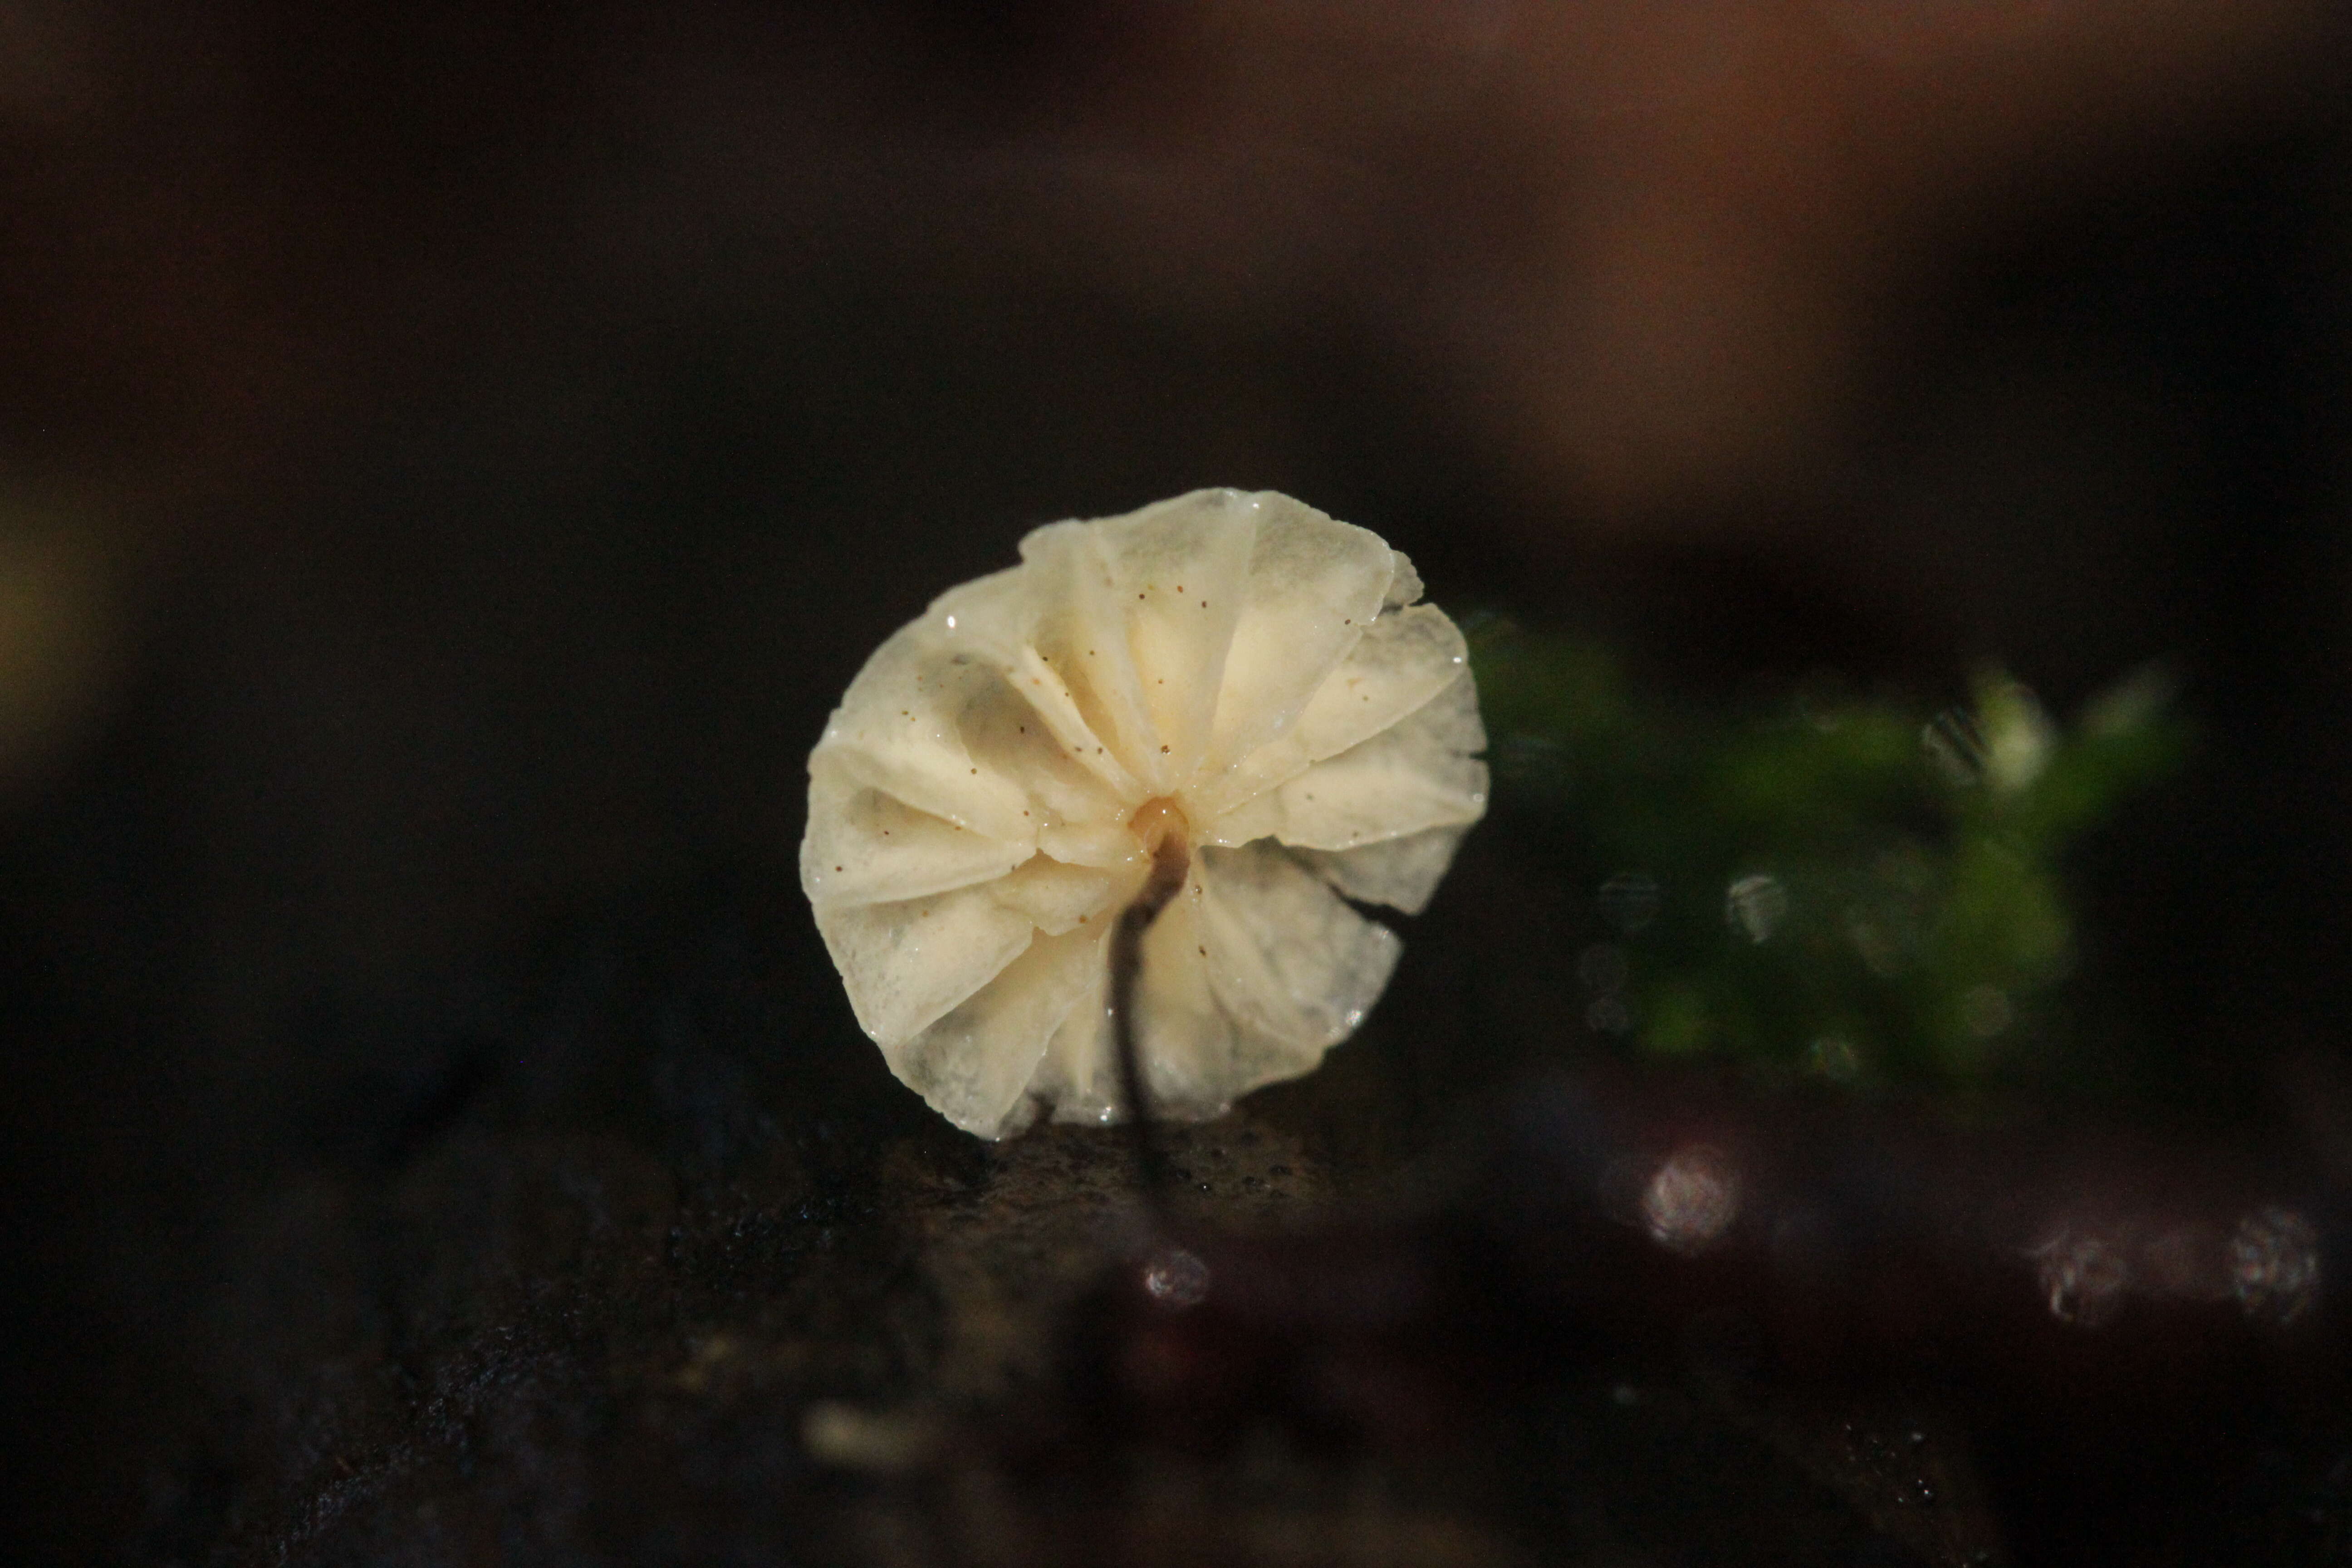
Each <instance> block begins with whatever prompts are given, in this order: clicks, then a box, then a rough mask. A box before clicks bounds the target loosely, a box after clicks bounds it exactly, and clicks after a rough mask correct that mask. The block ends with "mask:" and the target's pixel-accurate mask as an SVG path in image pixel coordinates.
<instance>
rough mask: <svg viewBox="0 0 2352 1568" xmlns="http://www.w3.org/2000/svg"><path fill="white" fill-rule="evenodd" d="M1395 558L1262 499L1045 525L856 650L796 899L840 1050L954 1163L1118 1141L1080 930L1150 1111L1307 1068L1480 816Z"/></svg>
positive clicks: (1210, 1103)
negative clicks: (961, 1137)
mask: <svg viewBox="0 0 2352 1568" xmlns="http://www.w3.org/2000/svg"><path fill="white" fill-rule="evenodd" d="M1420 597H1421V579H1420V577H1419V576H1418V575H1417V574H1415V573H1414V571H1413V569H1412V563H1411V562H1410V561H1408V560H1406V559H1405V557H1404V555H1403V554H1402V552H1398V551H1394V550H1391V549H1390V548H1389V547H1388V545H1387V544H1386V543H1385V542H1383V541H1382V540H1381V538H1380V536H1379V535H1377V534H1375V533H1371V532H1370V531H1366V530H1364V529H1360V528H1356V527H1352V526H1350V525H1349V524H1347V523H1344V522H1339V521H1334V520H1333V519H1331V518H1329V517H1327V516H1325V515H1324V514H1323V513H1322V512H1319V511H1317V510H1315V509H1314V508H1312V507H1309V506H1306V505H1304V504H1302V503H1300V502H1298V501H1296V500H1291V499H1290V498H1289V497H1287V496H1283V495H1276V494H1275V493H1273V492H1271V491H1260V492H1257V493H1255V494H1245V493H1242V492H1238V491H1234V490H1222V489H1217V490H1195V491H1193V492H1192V494H1190V495H1183V496H1179V497H1177V498H1176V499H1174V500H1165V501H1160V502H1159V503H1158V504H1156V505H1153V506H1148V507H1145V508H1144V509H1143V510H1140V511H1136V512H1130V513H1129V514H1128V515H1126V516H1124V517H1112V518H1103V519H1100V520H1097V521H1090V522H1056V523H1051V524H1048V525H1047V526H1045V527H1044V528H1040V529H1038V530H1036V531H1034V532H1032V533H1031V534H1030V535H1029V536H1028V537H1027V538H1025V539H1024V540H1023V541H1022V542H1021V564H1020V565H1018V566H1015V567H1013V568H1012V569H1010V570H1009V571H1004V572H999V573H996V574H993V575H992V576H987V577H982V578H981V579H979V580H978V581H976V582H971V583H967V584H963V585H962V586H961V587H959V588H955V589H952V590H950V592H948V593H946V594H944V595H940V598H939V599H937V600H935V601H934V602H933V603H932V605H931V607H930V608H929V610H928V611H926V612H925V613H924V615H923V616H921V618H919V619H918V620H916V621H914V622H912V623H911V624H909V625H908V626H904V627H902V628H901V629H900V630H899V631H898V633H897V634H896V635H895V636H893V637H891V638H890V639H889V640H888V641H887V642H886V643H884V644H883V645H882V647H880V648H879V649H877V651H876V652H875V655H874V657H873V658H871V659H869V660H867V661H866V668H864V669H863V670H861V671H859V673H858V676H857V679H855V680H854V681H852V682H851V683H850V687H849V691H848V693H847V695H845V697H844V698H843V699H842V702H841V706H840V707H839V708H838V709H836V710H835V712H834V714H833V717H832V719H831V720H830V721H828V722H827V723H826V725H825V730H824V739H823V740H821V741H819V742H817V746H816V749H815V751H814V752H812V753H810V756H809V816H808V831H807V833H806V835H805V836H804V837H803V839H802V841H801V886H802V889H803V891H804V892H806V893H807V895H808V899H809V902H810V904H811V905H812V906H813V908H814V910H815V914H816V923H817V929H818V931H820V932H822V933H823V935H824V943H825V948H826V951H827V952H830V953H831V954H832V955H833V961H834V963H835V965H836V966H837V967H838V968H839V969H840V971H841V976H842V980H843V982H844V984H845V985H846V986H847V987H848V991H849V1000H850V1005H851V1006H852V1007H853V1008H854V1009H855V1010H856V1015H857V1021H858V1023H859V1025H860V1026H863V1027H864V1028H865V1030H866V1033H867V1034H868V1035H870V1036H872V1037H874V1040H875V1042H876V1043H877V1044H878V1045H879V1046H880V1047H882V1054H883V1057H884V1058H885V1059H886V1060H887V1061H888V1063H889V1064H890V1070H891V1071H892V1072H894V1073H896V1074H897V1075H898V1078H899V1079H900V1080H901V1081H902V1082H904V1083H905V1084H907V1086H908V1088H910V1089H914V1090H915V1091H916V1092H917V1093H919V1094H920V1095H921V1096H922V1097H923V1099H924V1100H926V1101H928V1102H929V1104H930V1106H931V1107H932V1108H933V1109H934V1110H938V1111H939V1112H940V1115H942V1116H945V1117H946V1118H947V1119H948V1120H949V1121H952V1122H954V1123H955V1124H956V1125H957V1126H959V1127H961V1128H963V1129H964V1130H966V1131H971V1132H975V1133H978V1134H979V1135H980V1136H982V1137H983V1138H1001V1137H1003V1136H1004V1135H1006V1134H1007V1133H1010V1132H1015V1131H1020V1130H1021V1129H1022V1128H1023V1127H1025V1126H1026V1125H1028V1123H1029V1122H1030V1121H1031V1120H1032V1119H1033V1118H1034V1116H1035V1115H1036V1114H1037V1113H1038V1111H1039V1110H1041V1109H1044V1110H1050V1111H1051V1112H1052V1113H1053V1114H1054V1115H1055V1117H1057V1118H1059V1119H1061V1120H1064V1121H1095V1122H1102V1121H1116V1120H1118V1117H1119V1115H1120V1097H1119V1088H1118V1085H1119V1077H1118V1064H1117V1061H1116V1060H1115V1058H1114V1045H1113V1037H1112V1031H1111V1029H1110V1026H1109V1016H1108V995H1109V985H1108V963H1109V952H1110V936H1111V931H1112V929H1113V927H1114V926H1115V925H1116V924H1117V923H1118V917H1119V915H1120V913H1121V912H1122V911H1123V910H1125V909H1126V908H1127V906H1128V905H1129V903H1130V902H1132V901H1133V900H1135V899H1136V897H1137V896H1138V894H1139V892H1141V891H1142V889H1143V888H1144V886H1145V884H1146V882H1147V881H1148V880H1149V879H1150V876H1151V873H1152V870H1153V868H1154V865H1155V859H1157V863H1158V864H1160V865H1161V866H1162V867H1166V866H1168V865H1171V864H1172V863H1173V862H1172V861H1171V854H1174V855H1179V856H1181V858H1182V861H1183V876H1184V882H1183V886H1182V887H1181V889H1179V890H1178V892H1177V893H1176V895H1175V897H1174V898H1172V899H1171V900H1169V902H1168V903H1167V904H1166V906H1165V907H1164V908H1162V909H1161V910H1160V913H1159V914H1158V915H1157V916H1156V917H1155V918H1154V919H1153V920H1152V922H1151V924H1150V928H1149V929H1148V930H1147V931H1145V932H1144V934H1143V939H1142V943H1141V968H1140V971H1139V973H1138V974H1137V976H1136V980H1135V985H1134V989H1133V993H1132V994H1133V999H1134V1000H1133V1006H1134V1010H1135V1017H1134V1018H1133V1020H1132V1024H1133V1026H1134V1029H1135V1037H1136V1041H1137V1044H1138V1047H1139V1054H1140V1057H1141V1060H1142V1066H1143V1068H1144V1072H1145V1075H1146V1081H1147V1082H1148V1084H1149V1086H1150V1092H1151V1097H1152V1102H1153V1105H1154V1107H1155V1109H1157V1110H1159V1111H1160V1112H1161V1113H1162V1114H1164V1115H1169V1116H1173V1117H1182V1118H1187V1119H1196V1118H1202V1117H1208V1116H1213V1115H1216V1114H1218V1113H1219V1112H1221V1111H1223V1110H1224V1109H1225V1108H1226V1107H1227V1106H1229V1105H1230V1104H1231V1103H1232V1102H1233V1100H1234V1098H1235V1097H1236V1096H1238V1095H1241V1094H1244V1093H1246V1092H1247V1091H1248V1090H1250V1089H1255V1088H1257V1087H1258V1086H1259V1085H1261V1084H1265V1083H1271V1082H1273V1081H1275V1080H1276V1079H1286V1078H1295V1077H1297V1076H1298V1075H1299V1074H1302V1073H1306V1072H1309V1071H1312V1070H1313V1069H1314V1068H1315V1066H1316V1064H1317V1063H1318V1062H1319V1061H1320V1060H1321V1059H1322V1057H1323V1053H1324V1052H1325V1051H1327V1050H1328V1049H1329V1048H1330V1047H1333V1046H1334V1045H1337V1044H1338V1043H1339V1041H1341V1040H1343V1039H1345V1038H1347V1037H1348V1036H1349V1034H1351V1033H1352V1032H1354V1030H1355V1028H1356V1026H1357V1025H1358V1024H1360V1023H1361V1022H1362V1021H1363V1017H1364V1015H1365V1013H1366V1012H1367V1011H1368V1010H1369V1009H1370V1006H1371V1005H1372V1003H1373V1002H1374V1001H1375V1000H1376V999H1377V998H1378V997H1379V995H1380V994H1381V989H1382V988H1383V987H1384V986H1386V984H1388V978H1389V973H1390V971H1391V969H1393V968H1394V967H1395V964H1396V960H1397V952H1398V949H1399V943H1398V941H1397V938H1396V936H1395V934H1394V933H1392V932H1391V931H1389V930H1388V929H1387V928H1386V927H1384V926H1381V925H1378V924H1376V923H1374V922H1372V921H1368V920H1366V919H1364V918H1363V917H1362V916H1360V915H1359V914H1357V913H1356V912H1355V910H1351V909H1349V907H1348V904H1347V902H1346V901H1345V900H1343V899H1342V897H1341V896H1340V895H1343V894H1344V895H1345V898H1346V899H1353V900H1360V901H1363V902H1369V903H1381V904H1387V905H1391V906H1392V907H1394V908H1396V909H1399V910H1404V911H1405V912H1407V913H1418V912H1419V911H1420V910H1421V909H1422V907H1423V905H1424V904H1426V903H1427V902H1428V900H1429V896H1430V894H1431V893H1432V892H1433V890H1434V889H1435V888H1436V886H1437V882H1438V880H1439V879H1440V878H1441V877H1443V876H1444V873H1445V868H1446V867H1447V866H1448V865H1449V864H1450V863H1451V862H1452V860H1453V858H1454V847H1455V846H1456V845H1457V844H1458V843H1459V842H1460V841H1461V837H1462V835H1463V834H1464V833H1465V832H1466V831H1467V830H1468V828H1469V826H1470V825H1471V824H1472V823H1474V822H1475V821H1477V819H1478V818H1479V816H1481V815H1483V814H1484V812H1485V810H1486V764H1485V763H1482V762H1480V761H1478V760H1477V757H1476V754H1475V753H1477V752H1481V751H1483V750H1484V749H1485V747H1486V731H1485V730H1484V728H1483V727H1482V726H1481V724H1480V723H1479V720H1478V700H1477V692H1476V689H1475V687H1474V686H1473V685H1472V683H1471V678H1470V670H1469V666H1468V662H1467V659H1466V657H1465V649H1464V647H1463V641H1462V634H1461V633H1460V632H1459V631H1458V630H1456V629H1455V627H1454V623H1453V622H1452V621H1450V620H1448V619H1447V618H1446V616H1445V615H1444V612H1442V611H1440V610H1438V609H1437V608H1436V607H1435V606H1433V605H1422V604H1417V603H1416V602H1415V601H1417V600H1418V599H1419V598H1420Z"/></svg>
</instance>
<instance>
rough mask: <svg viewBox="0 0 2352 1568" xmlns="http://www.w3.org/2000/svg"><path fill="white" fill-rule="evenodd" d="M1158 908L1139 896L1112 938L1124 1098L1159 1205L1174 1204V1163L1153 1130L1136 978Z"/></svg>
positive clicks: (1141, 1168)
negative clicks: (1170, 1200)
mask: <svg viewBox="0 0 2352 1568" xmlns="http://www.w3.org/2000/svg"><path fill="white" fill-rule="evenodd" d="M1157 912H1158V911H1157V910H1150V909H1147V908H1145V907H1144V903H1143V900H1140V899H1139V900H1136V901H1135V902H1134V903H1131V904H1129V905H1128V907H1127V912H1126V913H1124V914H1122V915H1120V916H1119V917H1118V929H1116V930H1115V931H1112V932H1111V937H1110V1026H1111V1035H1112V1037H1113V1039H1114V1041H1115V1042H1116V1044H1117V1046H1118V1084H1119V1094H1120V1098H1122V1099H1123V1100H1126V1101H1127V1125H1128V1129H1129V1135H1130V1136H1131V1137H1132V1138H1133V1139H1134V1142H1135V1170H1136V1175H1137V1177H1138V1179H1139V1181H1140V1182H1141V1183H1142V1184H1143V1195H1144V1197H1145V1199H1146V1200H1147V1201H1149V1202H1150V1205H1151V1206H1152V1207H1153V1208H1155V1209H1157V1208H1164V1207H1165V1206H1166V1205H1167V1202H1168V1164H1167V1159H1166V1156H1165V1155H1164V1154H1163V1153H1162V1152H1161V1151H1160V1140H1159V1138H1158V1136H1157V1135H1156V1134H1155V1133H1154V1132H1153V1131H1152V1129H1151V1092H1150V1089H1146V1088H1145V1087H1144V1082H1143V1053H1142V1051H1141V1049H1140V1048H1139V1047H1138V1046H1137V1044H1136V1039H1135V979H1136V976H1137V974H1138V973H1140V972H1141V970H1142V968H1143V932H1144V930H1145V928H1147V927H1148V926H1150V924H1151V918H1152V916H1153V915H1154V914H1155V913H1157Z"/></svg>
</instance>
